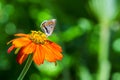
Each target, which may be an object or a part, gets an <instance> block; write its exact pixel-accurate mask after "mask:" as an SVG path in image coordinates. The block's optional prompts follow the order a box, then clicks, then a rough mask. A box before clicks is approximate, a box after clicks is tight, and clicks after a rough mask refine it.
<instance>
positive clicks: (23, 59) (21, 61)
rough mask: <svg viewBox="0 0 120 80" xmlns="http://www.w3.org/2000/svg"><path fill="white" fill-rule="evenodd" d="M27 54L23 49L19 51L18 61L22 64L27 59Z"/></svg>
mask: <svg viewBox="0 0 120 80" xmlns="http://www.w3.org/2000/svg"><path fill="white" fill-rule="evenodd" d="M27 56H28V55H27V54H24V53H23V52H22V49H21V50H20V51H19V53H18V55H17V62H18V63H19V64H22V63H23V62H24V61H25V60H26V58H27Z"/></svg>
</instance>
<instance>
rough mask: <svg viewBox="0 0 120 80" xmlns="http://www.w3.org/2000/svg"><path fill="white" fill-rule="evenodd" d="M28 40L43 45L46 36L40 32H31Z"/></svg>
mask: <svg viewBox="0 0 120 80" xmlns="http://www.w3.org/2000/svg"><path fill="white" fill-rule="evenodd" d="M31 32H32V33H31V34H30V40H32V41H33V42H34V43H37V44H44V43H45V40H47V36H46V35H45V34H44V33H43V32H41V31H31Z"/></svg>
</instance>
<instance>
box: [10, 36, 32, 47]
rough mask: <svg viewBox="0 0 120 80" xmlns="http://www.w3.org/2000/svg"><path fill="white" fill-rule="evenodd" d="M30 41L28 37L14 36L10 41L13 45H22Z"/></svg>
mask: <svg viewBox="0 0 120 80" xmlns="http://www.w3.org/2000/svg"><path fill="white" fill-rule="evenodd" d="M30 42H31V40H30V39H29V38H25V37H22V38H16V39H14V40H13V41H12V44H14V45H15V47H23V46H26V45H27V44H29V43H30Z"/></svg>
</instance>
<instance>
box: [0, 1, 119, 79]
mask: <svg viewBox="0 0 120 80" xmlns="http://www.w3.org/2000/svg"><path fill="white" fill-rule="evenodd" d="M53 18H54V19H57V25H56V27H55V30H54V32H53V35H52V36H50V37H49V39H50V40H51V41H54V42H56V43H58V44H60V45H61V46H62V49H63V52H62V53H63V55H64V57H63V60H62V61H58V62H57V66H55V65H54V63H49V62H46V61H45V63H44V64H42V65H40V66H37V65H36V64H34V63H33V64H32V65H31V67H30V69H29V71H28V72H27V75H26V76H25V78H24V80H120V0H0V80H16V79H17V77H18V76H19V74H20V72H21V71H22V69H23V67H24V64H25V63H23V64H22V65H19V64H18V63H17V62H16V55H15V54H14V51H13V52H12V53H11V54H7V49H8V47H9V46H10V45H6V43H7V42H8V41H9V40H11V39H13V38H14V36H13V35H14V34H15V33H19V32H22V33H29V32H30V31H31V30H40V24H41V22H42V21H44V20H49V19H53Z"/></svg>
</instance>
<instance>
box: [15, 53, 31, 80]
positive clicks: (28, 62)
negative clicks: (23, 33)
mask: <svg viewBox="0 0 120 80" xmlns="http://www.w3.org/2000/svg"><path fill="white" fill-rule="evenodd" d="M31 64H32V54H31V55H29V56H28V59H27V62H26V64H25V66H24V68H23V70H22V72H21V73H20V75H19V77H18V79H17V80H23V78H24V76H25V75H26V73H27V71H28V69H29V68H30V65H31Z"/></svg>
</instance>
